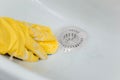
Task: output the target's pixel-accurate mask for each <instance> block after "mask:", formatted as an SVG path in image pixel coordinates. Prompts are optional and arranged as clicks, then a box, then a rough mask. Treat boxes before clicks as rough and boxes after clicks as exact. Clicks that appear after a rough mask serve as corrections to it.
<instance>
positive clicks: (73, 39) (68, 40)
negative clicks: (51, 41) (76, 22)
mask: <svg viewBox="0 0 120 80" xmlns="http://www.w3.org/2000/svg"><path fill="white" fill-rule="evenodd" d="M81 32H82V34H83V32H84V31H83V30H81V29H80V28H78V27H70V28H66V29H64V31H63V32H62V33H61V34H60V36H59V42H60V44H61V45H62V46H63V47H64V48H77V47H79V46H80V45H81V44H82V43H83V41H84V36H83V35H81Z"/></svg>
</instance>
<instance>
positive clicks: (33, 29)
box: [23, 22, 59, 54]
mask: <svg viewBox="0 0 120 80" xmlns="http://www.w3.org/2000/svg"><path fill="white" fill-rule="evenodd" d="M23 24H24V25H26V26H28V27H29V29H30V31H29V33H30V35H31V36H32V37H33V38H34V40H36V41H37V42H38V43H39V45H40V46H42V47H43V49H44V50H45V51H46V53H47V54H54V53H55V52H56V51H57V49H58V47H59V45H58V41H57V39H56V37H55V36H54V34H53V33H52V31H51V29H50V28H49V27H46V26H43V25H37V24H30V23H27V22H23Z"/></svg>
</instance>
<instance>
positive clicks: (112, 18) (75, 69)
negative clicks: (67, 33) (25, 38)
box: [0, 0, 120, 80]
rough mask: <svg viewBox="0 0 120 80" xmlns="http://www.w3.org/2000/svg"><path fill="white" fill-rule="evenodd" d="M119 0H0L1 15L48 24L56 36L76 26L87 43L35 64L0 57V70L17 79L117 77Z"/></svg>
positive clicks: (103, 79)
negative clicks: (86, 37) (82, 31)
mask: <svg viewBox="0 0 120 80" xmlns="http://www.w3.org/2000/svg"><path fill="white" fill-rule="evenodd" d="M119 4H120V1H117V0H110V1H109V0H97V1H96V0H49V1H48V0H0V16H9V17H12V18H15V19H18V20H23V21H28V22H32V23H37V24H44V25H47V26H50V27H51V28H52V30H53V32H54V33H55V34H56V36H57V35H58V34H59V32H61V31H62V30H61V29H62V28H65V27H66V26H72V25H76V26H77V27H80V28H81V29H83V30H84V31H86V32H87V34H88V39H87V41H86V44H85V45H83V46H82V47H81V48H79V49H76V50H73V51H71V52H70V53H65V52H64V51H63V50H62V49H59V50H58V52H57V53H56V54H54V55H49V58H48V60H41V61H39V62H36V63H29V62H23V61H18V60H13V61H10V60H9V59H8V58H6V57H4V56H2V55H1V56H0V69H2V70H4V71H5V72H7V73H9V74H11V76H14V77H17V78H18V79H20V80H33V79H34V80H120V76H119V75H120V43H119V41H120V24H119V21H120V5H119Z"/></svg>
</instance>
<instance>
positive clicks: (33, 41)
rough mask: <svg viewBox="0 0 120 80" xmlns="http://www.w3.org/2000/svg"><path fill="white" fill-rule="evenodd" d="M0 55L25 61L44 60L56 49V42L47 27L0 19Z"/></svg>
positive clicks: (5, 18)
mask: <svg viewBox="0 0 120 80" xmlns="http://www.w3.org/2000/svg"><path fill="white" fill-rule="evenodd" d="M0 36H1V39H0V49H1V50H0V54H6V53H8V54H9V55H11V56H14V57H17V58H20V59H22V60H25V61H29V62H35V61H38V59H39V58H40V59H46V58H47V54H53V53H55V52H56V51H57V49H58V41H57V39H56V37H55V36H54V35H53V33H52V31H51V30H50V28H49V27H46V26H41V25H37V24H30V23H26V22H21V21H17V20H14V19H12V18H8V17H0Z"/></svg>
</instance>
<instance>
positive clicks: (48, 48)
mask: <svg viewBox="0 0 120 80" xmlns="http://www.w3.org/2000/svg"><path fill="white" fill-rule="evenodd" d="M39 45H40V46H41V47H43V49H44V50H45V52H46V53H47V54H55V53H56V52H57V50H58V47H59V43H58V41H57V40H56V41H44V42H39Z"/></svg>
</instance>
